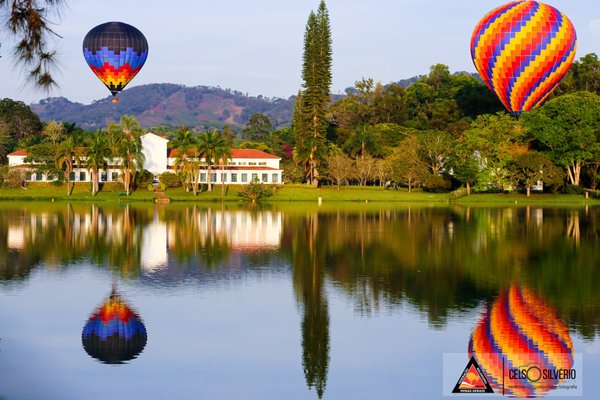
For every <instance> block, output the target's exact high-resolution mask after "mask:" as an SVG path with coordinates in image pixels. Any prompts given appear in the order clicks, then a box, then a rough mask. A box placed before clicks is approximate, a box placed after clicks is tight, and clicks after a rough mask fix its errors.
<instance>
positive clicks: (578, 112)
mask: <svg viewBox="0 0 600 400" xmlns="http://www.w3.org/2000/svg"><path fill="white" fill-rule="evenodd" d="M522 119H523V121H524V123H525V126H526V127H527V128H528V130H529V132H530V133H531V135H532V136H533V138H534V139H535V140H536V141H537V142H538V143H539V144H540V145H541V146H540V149H541V150H542V151H546V152H547V154H548V156H549V157H550V158H551V159H552V160H553V161H554V162H555V163H556V164H557V165H560V166H562V167H563V168H565V169H566V171H567V176H568V177H569V181H570V182H571V184H572V185H575V186H579V184H580V177H581V171H582V168H584V167H585V166H586V165H587V164H589V163H592V162H595V161H597V160H599V159H600V96H598V95H596V94H593V93H589V92H576V93H571V94H567V95H564V96H560V97H557V98H554V99H552V100H550V101H548V102H547V103H546V104H544V105H543V106H542V107H540V108H537V109H535V110H532V111H531V112H529V113H527V114H525V115H523V116H522Z"/></svg>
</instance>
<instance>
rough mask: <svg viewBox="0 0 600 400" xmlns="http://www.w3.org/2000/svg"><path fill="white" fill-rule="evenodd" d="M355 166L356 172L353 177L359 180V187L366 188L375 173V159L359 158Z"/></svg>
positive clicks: (368, 157)
mask: <svg viewBox="0 0 600 400" xmlns="http://www.w3.org/2000/svg"><path fill="white" fill-rule="evenodd" d="M354 165H355V170H354V174H353V176H352V177H353V178H356V179H358V184H359V186H366V184H367V183H368V182H369V180H371V179H372V178H373V175H374V173H375V159H374V158H373V157H370V156H367V157H361V158H357V159H356V160H355V161H354Z"/></svg>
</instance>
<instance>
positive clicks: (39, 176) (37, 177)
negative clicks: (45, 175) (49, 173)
mask: <svg viewBox="0 0 600 400" xmlns="http://www.w3.org/2000/svg"><path fill="white" fill-rule="evenodd" d="M34 175H35V180H36V181H41V180H42V174H41V173H40V172H36V173H35V174H34Z"/></svg>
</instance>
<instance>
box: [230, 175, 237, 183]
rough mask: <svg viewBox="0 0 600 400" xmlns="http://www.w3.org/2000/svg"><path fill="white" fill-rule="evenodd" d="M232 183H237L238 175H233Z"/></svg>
mask: <svg viewBox="0 0 600 400" xmlns="http://www.w3.org/2000/svg"><path fill="white" fill-rule="evenodd" d="M231 183H237V174H234V173H232V174H231Z"/></svg>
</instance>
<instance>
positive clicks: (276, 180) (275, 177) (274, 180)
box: [271, 174, 279, 183]
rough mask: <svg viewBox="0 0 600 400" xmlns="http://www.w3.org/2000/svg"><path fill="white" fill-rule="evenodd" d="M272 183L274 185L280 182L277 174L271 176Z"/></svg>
mask: <svg viewBox="0 0 600 400" xmlns="http://www.w3.org/2000/svg"><path fill="white" fill-rule="evenodd" d="M271 182H273V183H277V182H279V179H277V174H273V175H272V176H271Z"/></svg>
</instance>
